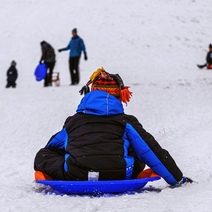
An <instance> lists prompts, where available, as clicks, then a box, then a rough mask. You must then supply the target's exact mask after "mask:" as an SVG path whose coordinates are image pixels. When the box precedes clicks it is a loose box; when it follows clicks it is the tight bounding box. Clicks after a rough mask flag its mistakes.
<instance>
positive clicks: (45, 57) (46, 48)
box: [40, 41, 56, 87]
mask: <svg viewBox="0 0 212 212" xmlns="http://www.w3.org/2000/svg"><path fill="white" fill-rule="evenodd" d="M40 45H41V51H42V55H41V58H40V63H42V62H44V63H45V64H46V66H47V68H48V71H47V74H46V77H45V79H44V87H47V86H52V74H53V70H54V66H55V63H56V59H55V58H56V55H55V51H54V48H53V47H52V46H51V45H50V44H49V43H47V42H46V41H42V42H41V43H40Z"/></svg>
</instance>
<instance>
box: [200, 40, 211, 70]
mask: <svg viewBox="0 0 212 212" xmlns="http://www.w3.org/2000/svg"><path fill="white" fill-rule="evenodd" d="M197 66H198V67H199V68H204V67H207V69H212V44H209V51H208V53H207V55H206V63H205V64H203V65H197Z"/></svg>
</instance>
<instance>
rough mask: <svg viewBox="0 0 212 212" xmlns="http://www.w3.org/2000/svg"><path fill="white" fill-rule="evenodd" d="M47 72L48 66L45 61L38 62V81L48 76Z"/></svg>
mask: <svg viewBox="0 0 212 212" xmlns="http://www.w3.org/2000/svg"><path fill="white" fill-rule="evenodd" d="M46 74H47V66H46V64H45V63H41V64H38V65H37V67H36V69H35V73H34V75H35V78H36V80H37V81H41V80H43V79H44V78H45V77H46Z"/></svg>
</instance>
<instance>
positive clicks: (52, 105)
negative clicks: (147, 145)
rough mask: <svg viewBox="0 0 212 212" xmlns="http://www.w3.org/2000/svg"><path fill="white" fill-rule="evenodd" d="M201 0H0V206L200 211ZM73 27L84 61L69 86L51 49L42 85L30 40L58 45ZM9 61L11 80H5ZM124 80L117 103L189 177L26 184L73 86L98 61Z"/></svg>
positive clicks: (210, 122)
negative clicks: (51, 82)
mask: <svg viewBox="0 0 212 212" xmlns="http://www.w3.org/2000/svg"><path fill="white" fill-rule="evenodd" d="M211 12H212V7H211V0H204V1H203V0H162V1H144V0H143V1H141V0H107V1H98V0H90V1H87V0H78V1H73V0H63V1H57V0H18V1H12V0H1V1H0V19H1V35H0V38H1V39H0V46H1V52H0V64H1V65H0V66H1V77H0V85H1V87H0V99H1V100H0V111H2V112H1V118H0V129H1V131H0V137H1V139H0V141H1V148H0V167H1V172H0V180H1V190H0V209H1V211H4V212H9V211H16V212H19V211H20V212H22V211H24V212H25V211H26V212H28V211H40V212H42V211H86V212H91V211H92V212H93V211H152V212H166V211H167V212H168V211H177V212H178V211H181V212H184V211H186V212H188V211H201V212H210V211H211V207H212V202H211V196H212V169H211V167H212V156H211V150H212V130H211V128H212V107H211V105H212V71H210V70H206V69H203V70H200V69H198V68H197V67H196V64H197V63H200V64H202V63H204V62H205V55H206V52H207V50H208V44H209V43H211V42H212V40H211V31H212V25H211V24H210V19H211ZM74 27H77V28H78V34H79V35H80V36H81V37H82V38H83V39H84V41H85V45H86V48H87V52H88V61H84V60H83V58H82V59H81V61H80V69H81V81H80V84H79V85H77V86H69V84H70V77H69V72H68V52H62V53H58V52H57V64H56V67H55V71H59V72H60V75H61V86H60V87H55V86H53V87H48V88H44V87H43V82H36V81H35V77H34V75H33V73H34V70H35V67H36V65H37V64H38V61H39V59H40V56H41V49H40V42H41V41H42V40H46V41H47V42H49V43H50V44H52V45H53V47H54V48H55V49H56V50H57V49H59V48H62V47H65V46H66V45H67V44H68V42H69V39H70V36H71V30H72V29H73V28H74ZM13 59H14V60H15V61H17V69H18V72H19V78H18V80H17V84H18V85H17V88H16V89H5V85H6V70H7V69H8V68H9V65H10V62H11V61H12V60H13ZM102 66H103V67H104V68H105V69H106V70H107V71H108V72H110V73H118V74H119V75H120V76H121V77H122V78H123V80H124V82H125V84H126V85H129V86H130V87H131V91H133V97H132V100H131V102H130V103H129V104H128V106H127V107H125V112H126V113H127V114H132V115H135V116H136V117H137V118H138V119H139V121H140V122H141V123H142V125H143V126H144V128H145V129H146V130H147V131H149V132H150V133H151V134H152V135H153V136H154V137H155V138H156V140H157V141H158V142H159V143H160V144H161V146H162V147H163V148H165V149H167V150H168V151H169V152H170V154H171V155H172V156H173V158H174V159H175V161H176V162H177V164H178V165H179V167H180V168H181V170H182V171H183V173H184V175H185V176H188V177H190V178H192V179H193V180H194V181H195V183H193V184H191V185H186V186H182V187H180V188H176V189H170V188H166V187H167V184H166V182H165V181H164V180H160V181H155V182H152V183H150V184H147V186H149V185H153V186H155V187H156V188H165V189H164V190H162V191H161V192H160V193H155V192H145V193H139V194H138V193H137V194H135V195H122V196H112V197H104V196H103V197H96V198H91V197H88V196H85V197H81V196H68V195H63V196H60V195H55V194H47V195H44V194H43V193H38V192H36V184H35V182H34V170H33V161H34V157H35V154H36V153H37V151H38V150H39V149H40V148H42V147H44V146H45V144H46V143H47V141H48V139H49V138H50V137H51V136H52V135H53V134H55V133H56V132H58V131H59V130H60V129H61V128H62V126H63V122H64V121H65V119H66V117H67V116H69V115H72V114H74V113H75V111H76V107H77V105H78V103H79V101H80V99H81V97H82V96H80V95H79V90H80V88H81V87H82V86H83V85H84V84H85V83H86V82H87V81H88V79H89V76H90V75H91V74H92V73H93V71H95V70H96V69H97V68H99V67H102Z"/></svg>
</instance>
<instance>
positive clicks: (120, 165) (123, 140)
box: [34, 68, 192, 186]
mask: <svg viewBox="0 0 212 212" xmlns="http://www.w3.org/2000/svg"><path fill="white" fill-rule="evenodd" d="M89 85H91V91H90V88H89ZM128 88H129V87H128V86H124V83H123V81H122V79H121V77H120V76H119V75H118V74H109V73H108V72H106V71H105V70H104V68H99V69H98V70H97V71H95V72H94V73H93V74H92V76H91V77H90V80H89V81H88V83H87V84H86V85H85V86H84V87H83V88H82V89H81V90H80V93H81V94H83V93H84V94H85V96H84V97H83V98H82V100H81V102H80V104H79V106H78V108H77V111H76V112H77V113H76V114H74V115H73V116H69V117H68V118H67V119H66V121H65V123H64V126H63V128H62V129H61V131H59V132H58V133H56V134H55V135H53V136H52V137H51V138H50V140H49V141H48V143H47V145H46V146H45V147H44V148H42V149H40V150H39V151H38V153H37V154H36V156H35V160H34V169H35V171H39V172H43V173H44V174H45V175H48V176H49V177H51V178H52V179H55V180H89V177H90V175H93V174H95V177H96V180H125V179H126V180H129V179H135V178H137V177H138V174H139V173H140V172H141V171H143V169H144V167H145V166H146V165H147V166H148V167H150V168H151V169H152V170H153V171H154V172H155V173H157V174H158V175H160V176H161V177H162V178H163V179H164V180H165V181H166V182H167V183H168V184H170V185H172V186H178V185H181V184H183V183H185V182H190V183H191V182H192V180H191V179H189V178H187V177H185V176H184V175H183V173H182V172H181V170H180V169H179V167H178V166H177V164H176V163H175V161H174V159H173V158H172V156H171V155H170V154H169V152H168V151H167V150H165V149H163V148H162V147H161V146H160V145H159V143H158V142H157V141H156V140H155V138H154V137H153V136H152V135H151V134H150V133H148V132H147V131H146V130H145V129H144V128H143V126H142V125H141V124H140V123H139V121H138V119H137V118H136V117H134V116H132V115H127V114H125V113H124V109H123V106H122V102H124V103H125V104H127V103H128V102H129V101H130V98H131V95H132V92H130V91H129V89H128Z"/></svg>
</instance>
